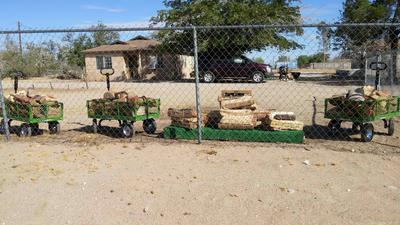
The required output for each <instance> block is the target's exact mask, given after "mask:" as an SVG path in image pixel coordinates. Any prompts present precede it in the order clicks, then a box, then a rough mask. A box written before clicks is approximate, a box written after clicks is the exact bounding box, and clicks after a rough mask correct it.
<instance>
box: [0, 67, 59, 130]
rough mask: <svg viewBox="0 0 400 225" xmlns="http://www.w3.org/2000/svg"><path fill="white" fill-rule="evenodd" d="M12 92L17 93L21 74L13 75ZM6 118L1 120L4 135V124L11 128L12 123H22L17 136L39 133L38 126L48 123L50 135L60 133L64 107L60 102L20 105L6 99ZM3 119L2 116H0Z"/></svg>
mask: <svg viewBox="0 0 400 225" xmlns="http://www.w3.org/2000/svg"><path fill="white" fill-rule="evenodd" d="M13 77H14V92H15V93H17V92H18V79H19V78H20V77H22V72H18V71H17V72H16V73H15V74H14V76H13ZM4 106H5V111H6V115H7V118H2V120H1V122H0V131H1V132H2V133H4V131H5V124H6V123H7V124H8V127H11V122H12V121H19V122H22V124H21V126H20V129H19V131H18V135H19V136H20V137H29V136H31V135H32V134H37V133H39V124H40V123H48V127H49V131H50V134H59V133H60V130H61V128H60V122H59V121H61V120H63V119H64V105H63V103H60V102H49V103H42V104H39V103H37V104H30V103H29V104H22V103H19V102H15V101H10V100H8V99H6V100H5V102H4ZM0 117H3V114H1V115H0Z"/></svg>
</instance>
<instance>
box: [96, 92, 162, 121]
mask: <svg viewBox="0 0 400 225" xmlns="http://www.w3.org/2000/svg"><path fill="white" fill-rule="evenodd" d="M145 103H146V104H147V106H145V105H146V104H145ZM146 108H147V110H148V113H155V112H157V111H158V107H157V100H156V99H153V98H147V97H145V96H143V97H139V96H137V95H136V94H134V93H133V92H130V93H129V92H127V91H119V92H113V91H107V92H105V93H104V94H103V98H101V99H94V100H92V101H90V103H89V114H90V115H103V114H104V115H110V116H114V115H124V116H131V115H132V112H133V111H135V112H136V114H138V115H144V114H146Z"/></svg>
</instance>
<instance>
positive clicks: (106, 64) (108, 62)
mask: <svg viewBox="0 0 400 225" xmlns="http://www.w3.org/2000/svg"><path fill="white" fill-rule="evenodd" d="M96 64H97V69H98V70H101V69H111V68H112V59H111V56H96Z"/></svg>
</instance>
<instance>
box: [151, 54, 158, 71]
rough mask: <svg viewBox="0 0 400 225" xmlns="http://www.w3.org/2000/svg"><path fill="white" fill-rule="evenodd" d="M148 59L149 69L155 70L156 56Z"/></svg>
mask: <svg viewBox="0 0 400 225" xmlns="http://www.w3.org/2000/svg"><path fill="white" fill-rule="evenodd" d="M149 59H150V60H149V61H150V62H149V68H150V69H152V70H155V69H157V64H158V60H157V56H150V58H149Z"/></svg>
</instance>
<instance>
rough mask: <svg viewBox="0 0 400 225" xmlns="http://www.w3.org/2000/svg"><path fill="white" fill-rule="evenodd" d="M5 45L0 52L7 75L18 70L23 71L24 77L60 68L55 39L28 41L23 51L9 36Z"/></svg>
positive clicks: (39, 74) (0, 58)
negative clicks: (36, 41)
mask: <svg viewBox="0 0 400 225" xmlns="http://www.w3.org/2000/svg"><path fill="white" fill-rule="evenodd" d="M4 46H5V49H4V50H3V51H2V52H0V60H1V61H2V62H3V67H4V70H5V71H3V73H4V74H5V75H6V76H10V75H13V74H15V73H16V72H22V75H23V77H31V76H41V75H43V74H45V73H48V72H50V71H57V70H58V69H59V65H60V61H59V59H58V57H57V55H58V45H57V44H56V43H55V42H53V41H49V42H42V43H32V42H30V43H26V44H24V46H23V50H22V53H21V52H20V51H19V47H18V45H17V43H16V42H15V41H14V40H12V39H11V38H10V37H9V36H7V37H6V39H5V42H4Z"/></svg>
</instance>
